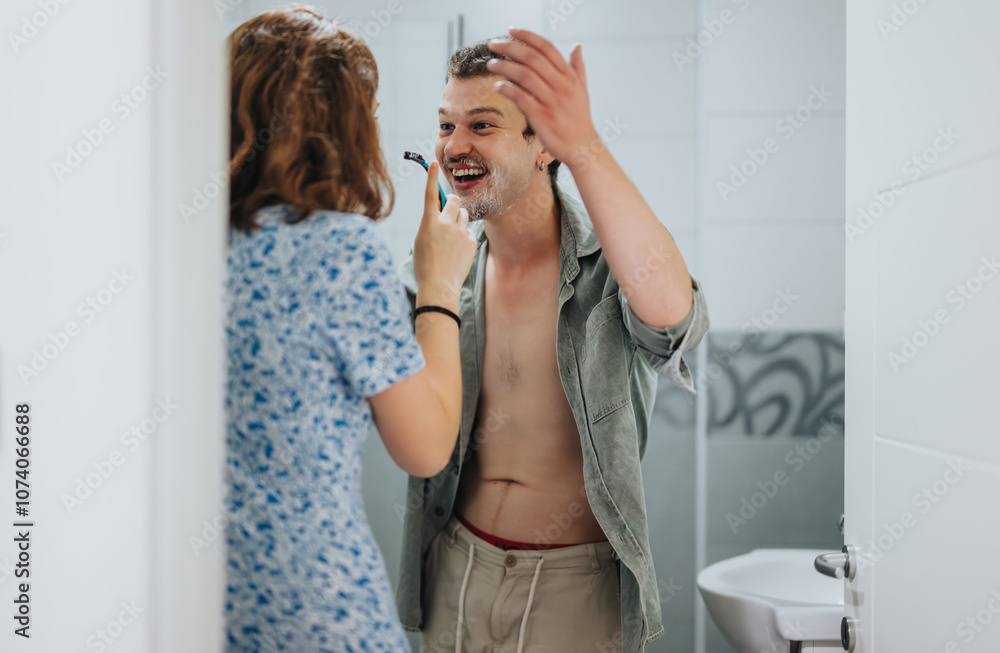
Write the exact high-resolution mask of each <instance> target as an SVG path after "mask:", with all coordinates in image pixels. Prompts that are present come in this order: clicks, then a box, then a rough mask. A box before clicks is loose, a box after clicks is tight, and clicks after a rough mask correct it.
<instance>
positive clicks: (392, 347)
mask: <svg viewBox="0 0 1000 653" xmlns="http://www.w3.org/2000/svg"><path fill="white" fill-rule="evenodd" d="M229 46H230V55H231V82H232V89H231V90H232V104H231V122H230V128H231V160H230V167H229V173H230V213H229V222H230V227H229V252H228V261H227V266H228V279H227V283H226V300H227V306H226V311H227V314H226V334H227V341H228V344H227V348H228V388H227V400H226V408H227V439H226V442H227V470H226V471H227V484H228V487H227V507H228V510H229V511H230V514H229V518H230V522H229V525H228V526H227V531H226V535H227V544H228V548H227V576H226V585H227V601H226V616H227V639H228V649H227V650H229V651H283V650H284V651H297V652H304V651H392V652H393V653H398V652H399V651H407V650H408V645H407V642H406V639H405V637H404V634H403V631H402V628H401V626H400V625H399V619H398V616H397V613H396V608H395V603H394V600H393V596H392V592H391V587H390V585H389V582H388V580H387V577H386V570H385V564H384V562H383V560H382V556H381V554H380V552H379V550H378V547H377V545H376V543H375V540H374V538H373V536H372V532H371V529H370V527H369V524H368V521H367V518H366V516H365V511H364V506H363V505H362V500H361V453H362V447H363V444H364V441H365V438H366V435H367V433H368V431H369V427H370V425H371V423H372V421H373V420H374V422H375V424H376V425H377V426H378V430H379V433H380V434H381V437H382V440H383V441H384V443H385V446H386V448H387V450H388V451H389V453H390V455H391V456H392V458H393V459H394V460H395V461H396V463H397V464H398V465H399V466H400V467H401V468H403V469H404V470H405V471H406V472H408V473H410V474H413V475H417V476H424V477H430V476H433V475H434V474H436V473H437V472H439V471H440V470H441V469H443V468H444V466H445V464H446V463H447V461H448V459H449V457H450V455H451V453H452V450H453V449H454V446H455V440H456V436H457V433H458V429H459V418H460V416H461V369H460V365H459V347H458V333H459V330H458V323H459V320H458V318H457V315H456V314H457V312H458V297H459V292H458V289H460V288H461V286H462V284H463V282H464V280H465V277H466V275H467V274H468V271H469V268H470V265H471V262H472V257H473V254H474V253H475V248H476V243H475V241H474V240H473V239H472V237H471V235H470V234H469V231H468V229H467V224H468V214H467V213H466V211H465V209H461V208H460V206H459V201H458V198H457V197H450V198H449V200H448V203H447V204H446V205H445V207H444V209H443V210H439V208H438V200H437V171H438V165H437V163H433V164H432V165H431V167H430V171H429V174H428V178H427V188H426V191H427V194H426V202H425V207H424V215H423V219H422V221H421V225H420V230H419V232H418V235H417V240H416V246H415V251H414V256H415V259H416V266H417V273H418V275H419V276H420V277H421V282H420V294H419V295H418V297H417V310H416V311H414V313H415V315H416V316H417V317H416V320H415V325H416V334H414V332H413V324H414V322H411V318H410V313H409V308H410V306H409V303H408V302H407V300H406V297H405V294H404V291H403V288H402V285H401V283H400V281H399V278H398V277H397V276H396V272H395V266H394V265H393V262H392V257H391V255H390V252H389V249H388V245H387V244H386V242H385V240H384V239H383V237H382V236H381V235H380V233H379V231H378V230H377V228H376V226H375V223H374V221H375V220H377V219H380V218H382V217H384V216H385V215H387V214H388V212H389V210H390V208H391V206H392V188H391V185H390V182H389V177H388V173H387V171H386V167H385V161H384V159H383V157H382V153H381V149H380V146H379V136H378V126H377V123H376V120H375V116H374V112H375V108H376V106H377V103H376V100H375V93H376V90H377V87H378V69H377V67H376V65H375V60H374V58H373V57H372V54H371V51H370V50H369V49H368V47H367V46H366V45H365V43H364V42H363V41H362V40H361V39H360V38H359V37H358V36H357V35H356V34H355V33H353V32H352V31H350V30H348V29H346V28H345V27H343V26H341V25H338V24H336V23H334V22H332V21H330V20H327V19H326V18H324V17H323V16H322V15H321V14H319V13H318V12H317V11H315V10H313V9H311V8H307V7H302V6H292V7H290V8H287V9H282V10H278V11H272V12H268V13H265V14H263V15H261V16H257V17H256V18H253V19H252V20H250V21H248V22H246V23H245V24H243V25H241V26H240V27H239V28H237V29H236V30H235V31H234V32H233V34H232V35H231V36H230V41H229ZM425 307H426V308H425ZM422 309H423V310H422Z"/></svg>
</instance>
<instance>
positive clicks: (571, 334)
mask: <svg viewBox="0 0 1000 653" xmlns="http://www.w3.org/2000/svg"><path fill="white" fill-rule="evenodd" d="M556 192H557V196H558V199H559V203H560V206H561V238H562V240H561V244H560V248H559V299H558V302H559V313H558V322H557V327H556V360H557V362H558V365H559V376H560V379H561V381H562V386H563V390H564V391H565V393H566V399H567V400H568V401H569V406H570V408H571V409H572V411H573V417H574V418H575V420H576V426H577V430H578V431H579V433H580V447H581V448H582V450H583V476H584V484H585V487H586V492H587V500H588V502H589V503H590V507H591V509H592V510H593V512H594V516H595V517H596V518H597V521H598V523H599V524H600V526H601V528H602V529H603V530H604V533H605V535H606V536H607V538H608V541H609V542H610V543H611V545H612V546H613V547H614V550H615V553H616V554H617V557H618V558H619V559H620V562H621V565H620V567H619V569H620V571H621V574H620V577H621V599H622V601H621V618H622V643H623V651H624V653H634V652H638V651H641V650H642V648H643V646H644V645H645V644H647V643H649V642H650V641H652V640H653V639H655V638H657V637H659V636H660V635H662V634H663V623H662V619H661V616H660V599H659V593H658V588H657V583H656V576H655V573H654V571H653V562H652V556H651V555H650V550H649V535H648V529H647V526H646V523H647V517H646V504H645V500H644V498H643V492H642V477H641V474H640V469H639V461H640V458H641V457H642V455H643V453H644V452H645V449H646V439H647V436H648V431H649V421H650V417H651V415H652V411H653V401H654V399H655V397H656V373H659V374H661V375H663V376H664V377H666V378H668V379H670V380H671V381H673V382H674V383H676V384H677V385H679V386H681V387H682V388H685V389H686V390H688V391H689V392H692V393H693V392H694V384H693V382H692V378H691V372H690V370H689V369H688V365H687V363H686V362H685V361H684V359H683V358H682V357H681V354H682V353H683V352H685V351H689V350H691V349H694V348H695V347H696V346H697V345H698V343H699V342H700V341H701V339H702V336H704V335H705V332H706V331H708V326H709V321H708V309H707V307H706V305H705V298H704V296H703V294H702V291H701V286H700V285H699V284H698V282H697V281H695V280H694V279H693V278H692V279H691V286H692V289H693V294H694V305H693V308H692V309H691V312H690V314H689V315H688V316H687V318H685V320H684V321H683V322H681V323H680V324H678V325H675V326H674V327H670V328H665V329H658V328H653V327H650V326H648V325H646V324H644V323H643V322H641V321H640V320H639V318H637V317H636V316H635V314H634V313H633V312H632V309H631V307H630V306H629V305H628V302H627V301H626V299H625V293H624V292H623V291H622V290H621V289H620V288H619V284H618V283H617V282H616V280H615V279H614V277H613V276H612V274H611V270H610V268H609V267H608V263H607V261H606V260H605V258H604V255H603V253H602V251H601V245H600V243H599V242H598V240H597V235H596V234H595V233H594V227H593V224H592V223H591V221H590V218H589V216H588V215H587V212H586V209H585V208H584V207H583V205H582V204H581V203H580V202H579V200H577V199H575V198H574V197H572V196H570V195H568V194H567V193H565V191H563V190H562V189H560V188H558V187H557V188H556ZM471 228H472V230H473V233H474V234H475V235H476V236H477V238H478V242H479V248H478V250H477V252H476V255H475V258H474V260H473V263H472V269H471V270H470V272H469V276H468V278H467V279H466V281H465V285H464V286H463V288H462V291H461V297H460V317H461V318H462V326H461V330H460V335H459V341H460V346H461V355H462V422H461V430H460V433H459V438H458V442H457V443H456V445H455V451H454V453H453V454H452V458H451V461H450V462H449V464H448V465H447V467H446V468H445V469H444V471H442V472H441V473H440V474H438V475H437V476H434V477H433V478H428V479H424V478H418V477H414V476H411V477H410V479H409V483H408V486H407V497H406V510H405V518H404V523H403V550H402V559H401V561H400V567H399V585H398V587H397V604H398V608H399V615H400V619H401V620H402V622H403V626H404V627H405V628H406V629H408V630H413V631H417V630H420V628H421V626H422V624H423V612H422V606H421V603H420V596H421V591H422V589H423V583H424V580H425V579H423V578H422V570H423V560H424V556H425V555H426V553H427V550H428V547H429V546H430V543H431V540H433V539H434V536H435V535H437V534H438V532H440V530H441V529H442V527H444V525H445V523H446V522H447V521H448V518H449V517H450V516H451V511H452V506H453V505H454V502H455V494H456V491H457V489H458V478H459V475H460V474H461V472H462V463H463V461H465V460H467V459H468V456H469V455H470V454H471V452H470V451H469V447H470V439H471V434H472V427H473V424H474V423H475V419H476V409H477V405H478V402H479V394H480V386H481V380H482V371H483V346H484V344H485V334H486V326H485V318H484V304H485V297H484V291H483V289H484V275H485V270H486V256H487V248H488V242H487V240H486V234H485V232H484V229H483V225H482V223H481V222H476V223H473V224H472V226H471ZM658 254H659V253H658V252H656V251H650V256H649V257H648V259H647V261H646V262H645V263H646V266H647V267H648V269H644V268H640V270H639V271H638V272H637V273H636V274H635V275H634V278H633V279H630V280H629V282H628V284H624V285H631V286H633V287H634V288H635V290H636V292H641V286H642V282H643V281H644V280H645V279H648V276H646V273H652V272H655V270H656V269H658V267H659V265H661V264H663V261H662V256H658ZM401 274H402V277H403V283H404V285H405V286H406V287H407V290H408V292H409V293H410V299H411V301H413V300H414V298H415V295H416V289H417V284H416V278H415V276H414V273H413V260H412V257H411V258H410V259H408V260H407V261H406V262H405V263H404V264H403V266H402V268H401ZM475 446H476V444H475V442H472V447H473V448H475ZM542 573H543V574H544V573H545V570H544V569H543V570H542ZM529 631H530V628H529Z"/></svg>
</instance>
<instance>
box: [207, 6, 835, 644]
mask: <svg viewBox="0 0 1000 653" xmlns="http://www.w3.org/2000/svg"><path fill="white" fill-rule="evenodd" d="M311 4H314V5H315V6H317V7H318V8H319V9H320V10H321V11H323V12H324V13H326V14H327V15H330V16H338V17H340V18H342V19H344V20H345V21H347V22H348V23H350V24H352V25H354V26H355V27H356V28H357V29H358V30H359V31H361V32H362V33H363V34H365V36H366V37H367V39H368V41H369V43H370V46H371V48H372V50H373V52H374V54H375V57H376V59H377V61H378V64H379V70H380V89H379V102H380V104H381V106H380V108H379V111H378V118H379V123H380V127H381V130H382V137H383V146H384V151H385V156H386V159H387V161H388V163H389V170H390V173H391V174H392V177H393V181H394V185H395V188H396V193H397V195H396V204H395V210H394V212H393V214H392V215H391V216H390V217H389V218H388V219H387V220H386V221H385V222H383V223H382V229H383V231H384V233H385V235H386V237H387V239H388V240H389V242H390V244H391V246H392V248H393V252H394V254H395V255H396V256H397V258H399V259H401V258H402V257H403V256H405V255H406V253H407V252H408V251H409V249H410V247H411V245H412V242H413V237H414V234H415V232H416V229H417V224H418V220H419V217H420V213H421V207H422V190H423V184H422V183H421V181H422V179H423V175H422V173H421V171H420V169H419V168H418V166H416V165H414V164H413V163H410V162H407V161H404V160H403V153H404V151H407V150H409V151H415V152H421V153H423V154H424V156H425V157H426V158H427V159H428V160H430V159H432V158H433V156H434V154H433V146H434V138H435V135H436V133H437V107H438V103H439V101H440V98H441V92H442V89H443V84H444V67H445V63H446V60H447V57H448V56H449V54H450V52H451V51H452V50H454V48H455V47H456V46H457V45H462V44H464V45H468V44H470V43H473V42H475V41H478V40H481V39H484V38H488V37H491V36H496V35H500V34H503V33H505V32H506V28H507V26H508V25H512V24H513V25H517V26H521V27H526V28H530V29H533V30H536V31H538V32H540V33H541V34H543V35H545V36H547V37H548V38H550V39H552V40H553V41H554V42H555V43H556V45H557V46H558V47H559V48H560V50H561V51H563V52H564V53H568V52H569V50H570V48H571V47H572V46H573V44H574V43H576V42H580V43H582V44H583V56H584V61H585V63H586V67H587V76H588V85H589V92H590V101H591V112H592V115H593V118H594V123H595V125H596V126H597V127H598V129H599V130H600V131H601V132H602V136H603V138H604V140H605V143H606V144H607V146H608V148H609V149H610V150H611V152H612V153H613V154H614V156H615V157H616V158H617V160H618V161H619V163H620V164H621V165H622V167H623V168H624V169H625V171H626V172H627V173H628V174H629V175H630V177H631V178H632V180H633V181H634V182H635V184H636V185H637V186H638V188H639V189H640V191H641V192H642V193H643V195H644V197H645V198H646V200H647V202H648V203H649V204H650V205H651V207H652V208H653V210H654V212H655V213H656V214H657V216H658V217H659V218H660V219H661V221H662V222H663V223H664V224H665V225H666V226H667V228H668V229H669V230H670V232H671V234H672V235H673V237H674V239H675V240H676V242H677V243H678V246H679V248H680V249H681V251H682V253H683V255H684V257H685V260H686V262H687V264H688V267H689V269H690V270H691V272H692V274H693V275H694V276H695V277H696V278H697V279H698V280H699V281H700V282H701V283H702V286H703V289H704V292H705V296H706V300H707V303H708V308H709V313H710V317H711V324H712V328H711V331H710V333H709V335H708V336H707V337H706V338H705V340H703V342H702V344H701V345H700V347H699V348H698V349H697V350H696V351H695V352H690V353H689V354H687V360H688V362H689V364H690V366H691V368H692V370H693V372H694V377H695V385H696V388H697V390H698V393H697V395H696V396H695V397H691V396H690V395H688V394H687V393H685V392H684V391H682V390H680V389H679V388H677V387H675V386H672V385H671V384H670V383H669V382H667V381H665V380H663V379H661V380H660V387H659V391H658V397H657V402H656V406H655V411H654V417H653V423H652V425H651V429H650V437H649V442H648V445H647V449H646V452H645V457H644V460H643V483H644V487H645V498H646V507H647V512H648V517H649V538H650V546H651V549H652V552H653V558H654V564H655V569H656V574H657V577H658V581H659V589H660V603H661V605H662V611H663V621H664V627H665V629H666V633H667V636H664V637H661V638H659V639H658V640H656V641H654V642H653V643H651V644H650V645H649V646H648V647H647V649H646V650H647V651H650V652H653V653H666V652H669V653H690V652H692V651H694V652H696V653H706V652H708V653H723V652H726V653H730V652H731V651H732V650H733V649H732V648H731V647H730V646H729V645H728V644H727V643H726V642H725V640H724V639H723V638H722V636H721V635H720V634H719V633H718V631H717V629H716V628H715V626H714V625H713V624H712V622H711V620H710V619H709V618H708V617H707V615H706V614H705V611H704V609H703V606H702V605H701V599H700V598H699V596H698V592H697V587H696V584H695V577H696V575H697V572H698V571H699V570H700V569H702V568H704V567H705V566H706V565H708V564H711V563H713V562H716V561H718V560H722V559H725V558H729V557H732V556H735V555H739V554H742V553H745V552H748V551H750V550H752V549H755V548H769V547H801V548H818V549H829V550H838V549H839V548H840V546H841V545H842V544H843V541H842V536H841V534H840V531H839V529H838V520H839V518H840V516H841V513H842V512H843V490H844V487H843V477H844V463H843V451H844V449H843V415H844V341H843V314H844V248H845V234H844V229H843V216H844V214H845V207H844V182H845V179H844V160H845V142H844V134H845V114H844V107H845V103H844V100H845V46H844V43H845V34H844V32H845V8H844V3H843V2H840V1H830V2H794V1H790V0H780V1H778V0H772V1H770V2H763V1H760V0H668V1H666V2H662V1H658V0H629V1H627V2H608V1H606V0H508V1H507V2H503V3H489V4H487V3H468V2H457V1H453V0H446V1H442V2H433V3H431V2H417V1H414V0H362V1H354V2H339V3H338V2H330V1H327V0H324V1H317V2H313V3H311ZM276 6H280V4H279V3H274V2H272V1H271V0H242V1H240V0H220V2H217V3H216V9H217V13H219V16H220V21H221V25H222V28H223V29H224V30H225V32H226V33H228V32H229V31H231V30H232V29H233V28H234V27H236V26H237V25H238V24H240V23H241V22H242V21H244V20H246V19H247V18H249V17H251V16H253V15H255V14H257V13H260V12H262V11H265V10H267V9H271V8H273V7H276ZM560 183H562V184H564V185H565V186H567V187H569V188H571V189H572V188H574V186H573V181H572V175H571V174H570V172H569V170H567V169H566V168H565V166H564V167H563V170H562V171H561V181H560ZM364 491H365V499H366V505H367V509H368V514H369V518H370V521H371V524H372V528H373V530H374V532H375V535H376V537H377V539H378V541H379V545H380V547H381V548H382V551H383V554H384V556H385V559H386V563H387V565H388V566H389V571H390V577H392V578H395V574H396V565H397V564H398V560H399V548H400V541H401V531H402V515H403V508H402V501H403V497H404V496H405V477H404V475H403V474H402V473H401V472H400V471H399V470H398V469H397V468H396V467H395V466H394V465H393V463H392V462H391V460H390V459H389V457H388V455H387V454H386V453H385V451H384V449H383V447H382V445H381V443H380V441H379V440H378V439H377V438H369V441H368V445H367V450H366V457H365V461H364Z"/></svg>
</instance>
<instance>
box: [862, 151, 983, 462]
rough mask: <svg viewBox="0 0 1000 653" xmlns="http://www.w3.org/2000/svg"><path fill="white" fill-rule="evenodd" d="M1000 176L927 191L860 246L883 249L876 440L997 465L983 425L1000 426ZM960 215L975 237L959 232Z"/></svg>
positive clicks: (947, 180)
mask: <svg viewBox="0 0 1000 653" xmlns="http://www.w3.org/2000/svg"><path fill="white" fill-rule="evenodd" d="M998 175H1000V157H996V158H994V159H992V160H990V161H987V162H984V163H981V164H979V165H975V166H970V167H968V168H966V169H965V171H964V173H963V174H956V175H943V176H939V177H933V178H929V179H927V180H925V181H922V182H921V183H919V184H917V185H915V186H913V187H911V188H910V189H909V190H907V192H906V193H905V194H904V195H902V196H900V197H899V198H898V200H897V201H898V202H899V206H898V207H893V210H892V213H888V212H887V213H886V214H885V216H883V217H882V218H880V221H879V222H876V226H874V227H872V229H871V231H874V232H875V233H874V234H872V233H865V234H863V235H861V236H858V239H859V240H860V239H869V238H875V239H876V241H875V243H876V246H877V247H878V258H877V264H876V279H875V280H874V283H875V285H876V293H877V294H876V298H875V356H876V360H875V363H874V365H875V370H874V371H875V393H876V397H877V398H878V404H877V411H876V417H875V432H876V433H877V434H878V435H883V436H886V437H890V438H892V439H896V440H901V441H905V442H910V443H913V444H917V445H920V446H925V447H929V448H935V449H940V448H947V450H949V451H953V452H955V453H958V454H962V455H966V456H975V457H979V458H982V459H985V460H991V461H993V462H994V463H1000V448H998V447H997V445H996V438H995V437H993V436H990V435H988V434H987V433H986V432H984V431H983V428H982V425H983V424H994V423H995V422H996V411H995V409H994V405H995V398H996V387H997V384H996V370H997V369H998V367H1000V348H998V347H997V346H996V338H995V335H994V333H993V332H992V330H991V329H984V328H983V326H982V325H984V324H997V323H1000V269H997V266H998V265H1000V248H998V246H997V243H998V242H1000V222H998V221H997V219H996V207H997V206H998V205H1000V187H998V186H997V184H996V179H997V176H998ZM955 215H959V216H963V220H965V221H966V222H964V223H963V224H967V225H975V233H974V234H970V233H969V231H968V230H967V229H964V230H959V229H955V227H954V224H953V223H952V221H951V220H950V219H949V218H950V216H955ZM856 242H857V241H856ZM855 246H856V245H855ZM963 293H964V294H963ZM927 334H931V335H927ZM904 339H905V340H904ZM907 342H908V343H910V344H909V345H908V344H906V343H907ZM958 378H960V379H962V380H964V381H965V382H963V383H954V379H958ZM927 407H934V408H932V409H928V408H927ZM942 407H946V408H945V409H944V410H942ZM944 433H947V434H948V435H947V438H946V439H944V440H942V434H944Z"/></svg>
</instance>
